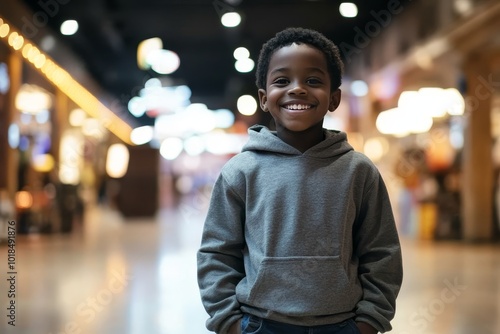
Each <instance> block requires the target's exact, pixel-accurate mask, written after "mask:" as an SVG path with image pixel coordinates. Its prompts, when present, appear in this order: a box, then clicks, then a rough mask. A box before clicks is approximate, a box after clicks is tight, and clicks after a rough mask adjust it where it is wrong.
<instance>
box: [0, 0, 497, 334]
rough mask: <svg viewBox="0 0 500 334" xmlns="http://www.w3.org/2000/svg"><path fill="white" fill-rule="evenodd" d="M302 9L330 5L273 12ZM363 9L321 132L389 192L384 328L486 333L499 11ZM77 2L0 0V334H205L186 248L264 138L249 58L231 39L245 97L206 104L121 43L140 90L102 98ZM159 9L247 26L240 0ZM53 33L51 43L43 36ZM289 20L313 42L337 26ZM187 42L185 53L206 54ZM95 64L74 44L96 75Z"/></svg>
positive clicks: (158, 48)
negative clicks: (397, 243)
mask: <svg viewBox="0 0 500 334" xmlns="http://www.w3.org/2000/svg"><path fill="white" fill-rule="evenodd" d="M299 2H300V3H302V4H301V6H302V7H301V8H302V10H304V8H305V10H307V11H308V12H307V13H306V16H307V15H309V16H311V17H315V15H316V14H318V17H319V12H320V10H318V9H315V8H326V7H320V6H330V7H328V8H330V9H331V10H332V11H339V9H342V8H343V7H342V6H340V7H339V4H340V1H339V2H336V1H330V2H327V1H305V0H304V1H289V3H294V4H295V3H299ZM363 2H365V3H368V2H370V1H358V7H359V8H358V9H359V11H360V12H362V11H363V10H364V11H367V12H368V14H366V13H365V18H364V21H358V23H357V25H354V26H350V27H349V28H345V27H344V29H346V30H349V32H350V33H351V35H349V36H350V37H349V38H350V39H345V40H343V41H342V42H339V41H335V42H336V43H337V45H339V48H340V51H341V54H342V56H343V59H344V62H345V74H344V79H343V83H342V86H341V90H342V102H341V104H340V106H339V108H338V109H337V110H336V111H335V112H334V113H328V115H327V116H326V118H325V122H324V127H325V128H331V129H336V130H341V131H344V132H346V133H347V138H348V141H349V143H350V144H351V145H352V146H353V147H354V149H355V150H357V151H359V152H362V153H364V154H365V155H366V156H367V157H368V158H370V159H371V160H372V161H373V162H374V163H375V165H376V166H377V168H378V169H379V171H380V173H381V175H382V176H383V178H384V181H385V183H386V186H387V189H388V192H389V196H390V199H391V203H392V206H393V211H394V216H395V220H396V226H397V229H398V233H399V236H400V240H401V245H402V254H403V266H404V279H403V285H402V287H401V291H400V293H399V296H398V299H397V306H396V315H395V318H394V319H393V321H392V326H393V329H392V330H391V331H390V333H395V334H447V333H450V334H451V333H452V334H498V333H500V2H498V1H497V0H442V1H430V0H418V1H416V0H415V1H407V2H405V5H404V8H403V7H401V6H400V2H399V1H396V0H391V1H384V2H381V7H378V9H376V10H374V9H371V11H370V9H369V8H368V7H366V8H365V7H364V5H362V4H359V3H363ZM82 3H83V2H82V1H77V0H72V1H69V0H51V1H50V0H47V1H46V0H40V1H26V2H23V1H20V0H19V1H18V0H7V1H1V2H0V217H1V219H0V268H1V269H0V306H1V307H0V319H1V320H0V332H1V333H5V334H10V333H16V334H61V333H65V334H74V333H81V334H203V333H209V331H208V330H207V329H206V328H205V322H206V320H207V318H208V315H207V313H206V312H205V310H204V308H203V306H202V303H201V299H200V294H199V290H198V284H197V277H196V276H197V269H196V252H197V250H198V248H199V246H200V240H201V233H202V228H203V224H204V218H205V215H206V212H207V208H208V204H209V200H210V195H211V190H212V185H213V184H214V182H215V180H216V178H217V176H218V174H219V172H220V170H221V168H222V166H223V165H224V164H225V163H226V162H227V161H228V160H229V159H230V158H231V157H233V156H234V155H236V154H238V152H240V150H241V148H242V146H243V145H244V144H245V142H246V140H247V128H248V127H249V126H251V125H252V124H255V123H264V125H266V126H267V125H269V127H272V125H273V124H272V121H271V119H270V118H269V115H267V114H265V113H263V111H262V110H261V109H260V108H259V106H258V103H257V102H256V99H257V98H258V96H257V89H256V88H254V86H252V85H254V83H253V80H254V75H255V69H254V64H255V62H256V57H257V55H256V54H257V52H258V48H257V49H251V52H249V50H248V49H245V48H244V45H242V46H241V47H239V48H238V49H235V52H234V58H236V59H232V56H233V55H230V56H231V58H227V59H228V61H226V63H227V64H228V65H229V66H230V68H229V70H230V71H232V72H233V76H236V77H237V76H238V75H239V76H242V77H245V78H250V79H249V82H250V86H252V87H251V90H247V91H245V90H244V89H239V88H242V87H245V84H236V83H238V81H232V83H229V84H227V85H228V86H229V87H230V88H231V89H228V91H230V92H231V94H226V102H227V100H231V101H230V102H229V103H225V104H224V103H219V104H218V103H215V102H213V101H215V98H214V96H211V94H212V93H210V92H212V91H213V90H212V91H211V90H210V89H208V88H210V87H208V88H207V90H206V92H207V93H206V94H205V95H203V94H201V97H200V95H196V91H197V87H198V86H201V77H202V76H203V75H202V74H201V72H199V73H200V82H198V86H196V84H197V83H196V82H193V81H189V80H185V81H179V80H176V78H179V77H180V76H181V74H182V73H188V71H187V70H186V69H184V70H183V65H184V64H186V63H187V60H185V59H186V58H187V57H186V58H183V55H182V53H181V52H179V55H177V54H176V53H175V52H174V51H175V48H178V49H182V45H181V44H182V43H180V44H179V43H178V44H175V43H170V44H168V43H165V45H163V44H162V39H161V38H158V37H157V36H155V35H152V34H151V33H150V32H147V33H143V34H142V35H143V36H145V38H144V40H143V41H140V43H136V45H135V46H134V48H135V50H134V52H132V54H133V58H134V59H133V62H131V63H130V64H131V67H130V71H128V70H127V69H125V70H123V71H119V72H120V73H118V74H116V75H121V76H119V77H117V78H129V79H130V78H131V77H132V75H135V77H137V76H139V77H140V80H139V81H138V82H139V84H138V83H135V86H133V85H134V84H132V85H129V86H125V85H124V86H123V87H126V88H123V87H120V86H118V85H115V86H113V87H111V86H112V85H111V84H110V81H108V82H105V81H101V80H100V79H102V78H103V77H104V75H103V76H101V77H99V73H97V75H96V72H99V70H95V67H91V66H90V65H82V64H85V61H86V58H87V57H86V55H84V54H83V53H82V52H78V49H75V48H74V46H75V44H76V43H75V44H73V45H72V44H71V42H69V41H71V38H72V37H71V34H72V33H75V31H76V30H77V28H78V26H76V27H75V24H74V23H75V22H76V21H71V20H69V19H71V18H72V17H71V16H67V15H66V13H67V11H66V10H68V11H69V9H70V8H77V7H78V6H82ZM90 3H92V4H94V2H89V4H90ZM98 3H101V4H102V3H107V4H115V5H116V4H118V3H123V4H125V3H127V5H129V6H130V8H134V7H133V6H136V7H137V6H139V7H140V6H147V4H148V3H151V4H153V3H155V2H154V1H146V2H142V3H143V4H134V5H132V3H133V2H130V1H128V2H127V1H123V2H122V1H104V0H102V1H101V0H97V1H96V2H95V4H98ZM255 3H256V5H255V6H257V5H259V6H261V7H260V8H263V9H266V8H269V10H270V11H271V9H274V10H282V11H285V10H286V7H287V2H283V1H269V2H264V1H255ZM85 4H87V2H85ZM347 4H348V5H349V4H351V5H352V3H347ZM245 5H246V6H248V8H249V10H248V11H247V12H246V16H245V13H244V11H245V8H247V7H245ZM37 6H38V7H37ZM89 6H90V5H89ZM164 6H165V7H164V8H167V9H168V6H172V8H175V9H176V10H178V12H179V13H180V10H179V8H181V7H182V6H189V8H190V10H191V11H192V12H197V13H203V15H202V14H199V15H200V16H203V17H204V16H207V17H210V19H214V18H215V19H216V20H217V22H218V24H219V25H221V26H220V27H218V29H219V30H220V31H223V29H229V30H230V29H237V28H235V26H237V25H238V22H240V21H238V20H237V22H236V23H234V22H233V23H231V22H228V21H227V20H229V21H231V20H230V19H234V14H238V13H241V14H243V15H242V16H241V17H242V19H241V24H245V22H246V24H249V22H250V20H251V16H252V15H254V16H255V12H256V11H255V10H254V11H251V10H250V9H251V8H252V5H251V1H235V0H232V1H229V0H228V1H222V0H219V1H205V2H204V1H187V2H186V4H184V2H179V1H170V2H169V1H165V5H164ZM196 6H200V8H201V10H200V11H197V9H196V8H197V7H196ZM315 6H318V7H315ZM398 6H399V7H398ZM139 7H137V8H139ZM79 8H84V7H79ZM85 8H86V7H85ZM152 8H155V7H154V6H153V7H152ZM346 8H347V9H349V8H350V9H352V6H351V7H349V6H347V7H344V9H346ZM367 8H368V9H367ZM77 11H78V10H74V12H77ZM82 11H83V9H82ZM130 11H131V10H129V12H130ZM315 11H316V12H315ZM257 12H258V11H257ZM176 13H177V12H176ZM382 13H383V14H382ZM226 14H230V15H226ZM96 15H97V14H96ZM231 15H233V16H231ZM342 15H344V13H342ZM345 15H346V17H348V16H349V14H345ZM354 15H355V14H354ZM66 16H67V17H66ZM291 16H293V15H292V14H291ZM112 17H114V18H117V17H120V15H119V14H116V15H115V16H112ZM228 17H229V18H228ZM238 17H239V16H238ZM294 17H297V16H294ZM66 19H68V20H69V21H65V23H67V26H66V27H65V29H67V30H64V29H63V25H61V27H60V28H61V29H60V31H56V30H55V29H54V27H55V25H56V22H57V24H59V22H63V21H64V20H66ZM225 19H226V21H225ZM255 19H256V20H258V19H261V18H259V17H257V18H255ZM187 20H188V18H187ZM245 20H246V21H245ZM262 20H263V21H265V22H268V21H266V20H264V19H263V18H262ZM317 21H318V22H320V21H321V22H323V21H322V20H320V19H319V18H318V20H317ZM176 22H180V21H176ZM187 22H189V21H187ZM256 22H258V21H256ZM296 22H297V23H298V24H299V25H300V24H304V25H305V24H311V27H317V28H318V30H320V31H321V29H323V28H324V29H326V25H330V26H332V29H333V26H334V25H335V24H336V20H331V21H328V20H326V21H325V22H324V23H322V24H325V26H321V25H319V24H320V23H318V26H315V25H313V24H312V23H306V22H304V23H302V22H300V21H296ZM360 22H362V23H360ZM72 23H73V25H72ZM84 24H85V21H82V22H80V25H81V26H80V27H79V28H78V29H80V31H76V33H75V36H77V35H78V34H79V33H81V34H82V35H83V33H84V31H85V27H84ZM144 24H145V23H144ZM189 24H190V25H194V23H189ZM264 24H265V23H264ZM287 24H288V23H287ZM222 25H224V27H223V26H222ZM269 25H271V26H272V27H273V29H275V28H276V30H275V32H277V31H278V30H277V27H279V24H277V23H272V24H271V22H270V23H269ZM146 27H147V25H146V24H145V25H144V26H143V28H144V30H147V29H146ZM283 28H284V27H283ZM93 29H94V30H99V29H100V28H99V27H94V28H93ZM103 29H104V28H103ZM136 29H138V30H140V29H141V24H136ZM247 29H249V31H255V33H257V31H259V30H260V31H263V28H261V27H259V24H255V25H254V26H250V27H249V28H248V27H247ZM252 29H254V30H252ZM68 30H69V31H68ZM71 30H73V32H71ZM184 30H186V29H184V28H183V27H182V26H180V27H179V28H178V30H177V31H176V32H175V33H178V34H181V33H182V32H183V31H184ZM201 30H207V36H208V28H206V27H203V28H202V29H201ZM106 32H107V36H112V33H111V32H110V30H109V29H108V30H106ZM148 34H149V35H148ZM268 34H270V33H268ZM87 36H89V35H87ZM268 37H271V35H268ZM345 38H347V37H345ZM266 39H267V38H266ZM177 41H178V40H177ZM111 42H112V40H111V39H110V43H111ZM258 42H259V45H258V46H260V45H261V44H262V42H263V41H258ZM87 43H90V45H92V38H89V37H87ZM183 43H184V44H189V43H192V42H191V41H190V40H189V39H185V40H184V42H183ZM197 43H198V42H197ZM96 45H97V42H96ZM198 45H199V48H200V50H199V54H200V57H201V55H207V54H209V52H208V51H204V50H202V48H203V47H205V46H206V45H207V44H203V43H202V42H201V41H200V42H199V44H198ZM164 46H165V47H166V48H165V49H164ZM171 46H172V49H173V51H172V50H167V49H168V47H171ZM195 46H196V43H195ZM212 49H218V47H215V46H214V47H212ZM75 50H77V51H75ZM97 50H99V49H97V46H96V49H95V50H87V52H89V54H90V53H92V54H93V57H94V58H93V59H94V65H95V63H98V61H99V56H100V55H99V54H98V51H97ZM88 58H89V59H90V55H89V56H88ZM104 58H105V57H104V55H102V59H104ZM252 58H253V60H252ZM96 59H97V60H96ZM158 60H159V61H160V62H159V63H158ZM194 60H195V61H196V65H193V66H205V67H207V68H208V67H216V68H218V67H217V66H223V65H214V64H218V63H215V62H212V61H211V60H209V59H205V58H204V59H203V60H201V59H196V57H194ZM235 60H237V61H236V63H235V67H234V68H233V65H232V64H233V62H235ZM102 61H103V62H104V60H102ZM155 61H156V62H155ZM114 62H115V63H116V64H118V63H120V62H121V60H119V59H118V58H117V59H115V60H114ZM103 64H104V63H103ZM127 64H129V63H127ZM179 64H180V67H179ZM104 66H111V65H110V64H109V63H108V64H106V65H104ZM117 66H118V65H117ZM184 66H185V67H186V65H184ZM226 67H227V66H226ZM116 68H119V67H116ZM177 68H179V71H178V72H177V73H181V74H176V73H175V71H176V70H177ZM121 69H123V67H122V68H121ZM222 70H223V69H222V68H221V69H220V72H221V73H222ZM224 70H226V68H224ZM141 71H142V72H141ZM182 71H184V72H182ZM132 73H139V75H137V74H132ZM140 73H142V75H141V74H140ZM146 74H147V75H146ZM176 75H178V76H176ZM109 77H112V76H109ZM144 78H146V79H147V80H145V79H144ZM171 78H174V79H175V80H173V79H171ZM195 78H196V77H195ZM110 80H111V79H110ZM120 80H121V79H117V80H116V81H120ZM123 80H125V79H123ZM195 80H196V79H195ZM210 80H212V82H213V85H214V86H215V85H216V84H217V80H218V78H215V77H213V78H210ZM123 82H125V81H123ZM186 82H187V83H186ZM208 86H209V85H208Z"/></svg>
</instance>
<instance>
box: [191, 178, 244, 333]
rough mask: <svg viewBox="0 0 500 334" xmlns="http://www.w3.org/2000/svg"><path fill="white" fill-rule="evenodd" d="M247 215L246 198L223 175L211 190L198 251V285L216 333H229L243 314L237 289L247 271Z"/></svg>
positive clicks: (208, 321) (208, 326)
mask: <svg viewBox="0 0 500 334" xmlns="http://www.w3.org/2000/svg"><path fill="white" fill-rule="evenodd" d="M244 215H245V207H244V202H243V200H242V199H241V198H240V196H238V195H237V194H236V193H235V192H234V191H233V190H232V189H231V187H230V186H229V184H228V183H227V181H226V179H225V178H224V176H223V174H221V175H220V176H219V178H218V179H217V181H216V183H215V185H214V188H213V191H212V197H211V200H210V206H209V209H208V213H207V217H206V220H205V225H204V229H203V235H202V241H201V247H200V249H199V251H198V254H197V260H198V285H199V288H200V294H201V299H202V302H203V305H204V307H205V309H206V311H207V313H208V314H209V316H210V318H209V319H208V320H207V323H206V326H207V328H208V329H209V330H211V331H214V332H216V333H221V334H225V333H227V331H228V329H229V327H230V326H231V324H232V323H233V322H235V321H237V320H238V319H239V318H241V316H242V315H241V311H240V305H239V303H238V301H237V300H236V292H235V289H236V285H237V284H238V283H239V282H240V280H241V279H242V278H243V277H244V271H245V270H244V266H243V253H242V249H243V247H244V236H243V222H244V219H245V217H244Z"/></svg>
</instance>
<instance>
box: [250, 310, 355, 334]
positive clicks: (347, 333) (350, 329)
mask: <svg viewBox="0 0 500 334" xmlns="http://www.w3.org/2000/svg"><path fill="white" fill-rule="evenodd" d="M241 334H360V332H359V329H358V327H357V326H356V323H355V322H354V320H353V319H349V320H346V321H343V322H340V323H338V324H332V325H321V326H311V327H307V326H298V325H290V324H284V323H281V322H276V321H272V320H267V319H262V318H259V317H256V316H253V315H249V314H244V315H243V319H242V320H241Z"/></svg>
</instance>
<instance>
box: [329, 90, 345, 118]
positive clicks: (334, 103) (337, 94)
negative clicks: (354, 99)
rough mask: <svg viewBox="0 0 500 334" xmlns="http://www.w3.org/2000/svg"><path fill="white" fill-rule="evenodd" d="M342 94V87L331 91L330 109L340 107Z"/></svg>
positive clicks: (332, 110) (333, 109)
mask: <svg viewBox="0 0 500 334" xmlns="http://www.w3.org/2000/svg"><path fill="white" fill-rule="evenodd" d="M341 96H342V92H341V91H340V88H338V89H337V90H335V91H333V92H331V93H330V105H329V106H328V111H331V112H334V111H335V109H337V108H338V106H339V104H340V99H341Z"/></svg>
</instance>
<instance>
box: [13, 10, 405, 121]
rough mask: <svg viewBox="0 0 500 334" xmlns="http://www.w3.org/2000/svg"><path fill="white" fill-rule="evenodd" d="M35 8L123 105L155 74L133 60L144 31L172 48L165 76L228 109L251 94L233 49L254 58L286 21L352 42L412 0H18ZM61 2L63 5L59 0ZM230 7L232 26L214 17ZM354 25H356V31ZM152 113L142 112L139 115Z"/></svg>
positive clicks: (250, 78) (196, 97)
mask: <svg viewBox="0 0 500 334" xmlns="http://www.w3.org/2000/svg"><path fill="white" fill-rule="evenodd" d="M23 1H24V2H25V3H26V4H27V5H28V6H29V7H30V8H31V9H32V10H33V11H34V12H38V11H42V12H45V13H47V14H49V15H48V17H49V21H48V26H49V27H50V28H51V29H52V30H53V31H54V34H55V35H58V36H59V38H60V41H61V42H63V43H65V44H67V45H68V46H69V47H70V48H71V49H73V51H74V52H75V53H76V54H77V55H78V56H80V57H81V59H82V61H83V63H84V64H85V66H86V70H87V71H88V72H89V73H90V74H91V75H92V76H93V77H94V78H95V80H96V81H97V82H98V83H99V84H100V85H101V86H102V87H103V88H104V89H105V90H107V91H108V92H110V93H111V94H113V95H115V96H116V97H117V98H118V99H119V100H120V102H122V103H123V104H124V105H125V104H126V103H127V102H128V100H129V99H130V98H131V97H133V96H135V95H137V93H138V91H139V89H140V88H142V87H143V85H144V83H145V82H146V80H147V79H149V78H151V77H161V76H160V75H158V74H156V73H155V72H153V71H144V70H141V69H139V68H138V66H137V59H136V56H137V46H138V44H139V43H140V42H141V41H143V40H144V39H147V38H152V37H159V38H161V40H162V42H163V47H164V48H166V49H169V50H172V51H175V52H176V53H177V54H178V55H179V57H180V61H181V65H180V67H179V69H178V70H177V71H176V72H174V73H173V74H171V75H169V76H168V77H169V78H170V79H171V80H172V82H173V84H186V85H188V86H189V87H190V88H191V90H192V97H191V102H201V103H205V104H207V105H208V107H209V108H211V109H217V108H229V109H232V110H234V109H235V108H234V107H235V103H236V102H235V99H236V98H237V97H238V96H239V95H241V94H252V95H256V88H255V84H254V75H255V70H253V71H252V72H249V73H239V72H237V71H236V70H235V68H234V61H235V60H234V58H233V51H234V49H235V48H237V47H239V46H244V47H246V48H247V49H249V50H250V57H251V58H252V59H253V60H254V61H257V57H258V52H259V50H260V47H261V46H262V43H264V42H265V41H266V40H267V39H269V38H270V37H272V36H273V35H274V34H275V33H276V32H278V31H280V30H282V29H284V28H286V27H290V26H301V27H306V28H313V29H317V30H319V31H321V32H322V33H324V34H325V35H326V36H327V37H329V38H331V39H332V40H333V41H334V42H336V43H337V44H340V43H341V42H342V41H344V42H346V43H348V44H350V45H353V46H354V45H356V44H355V42H354V38H355V36H356V34H357V33H358V31H360V30H361V31H366V30H365V29H366V27H367V26H366V25H367V23H369V22H377V21H376V18H375V16H374V13H373V11H375V12H376V13H379V12H380V11H382V10H387V9H388V6H390V5H389V4H390V3H392V6H394V5H396V7H397V8H400V7H401V6H402V7H405V6H406V5H407V4H408V3H409V2H410V1H411V0H406V1H404V0H402V1H397V0H391V1H385V0H358V1H354V2H355V3H356V5H357V6H358V9H359V14H358V16H357V17H356V18H344V17H342V16H341V15H340V14H339V4H340V3H341V1H332V0H317V1H312V0H309V1H306V0H289V1H284V0H225V1H223V0H142V1H137V0H64V1H62V0H61V1H60V3H59V2H57V0H23ZM61 3H64V4H61ZM231 9H234V10H235V11H237V12H238V13H240V15H241V16H242V22H241V24H240V25H239V26H238V27H235V28H226V27H224V26H222V24H221V22H220V17H221V15H222V14H223V13H225V12H227V11H229V10H231ZM67 19H74V20H77V21H78V23H79V30H78V32H77V33H76V34H75V35H73V36H63V35H61V34H60V33H59V32H58V31H59V26H60V25H61V23H62V22H63V21H65V20H67ZM356 29H358V30H356ZM141 121H142V122H143V123H148V122H150V121H151V120H150V119H147V117H146V116H145V118H144V119H142V120H141Z"/></svg>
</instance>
